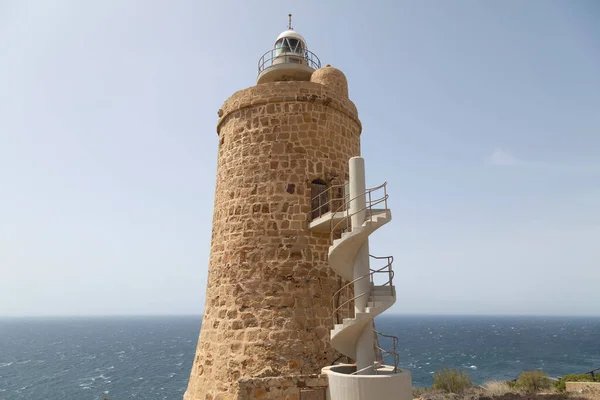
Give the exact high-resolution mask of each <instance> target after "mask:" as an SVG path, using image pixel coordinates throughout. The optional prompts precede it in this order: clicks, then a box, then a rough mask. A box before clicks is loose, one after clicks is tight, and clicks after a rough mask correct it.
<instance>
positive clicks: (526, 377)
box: [517, 370, 552, 393]
mask: <svg viewBox="0 0 600 400" xmlns="http://www.w3.org/2000/svg"><path fill="white" fill-rule="evenodd" d="M517 385H518V387H519V388H520V389H523V390H524V391H525V392H527V393H537V392H539V391H540V390H542V389H549V388H550V387H552V384H551V382H550V379H548V374H546V373H545V372H544V371H540V370H535V371H523V372H521V375H519V377H518V378H517Z"/></svg>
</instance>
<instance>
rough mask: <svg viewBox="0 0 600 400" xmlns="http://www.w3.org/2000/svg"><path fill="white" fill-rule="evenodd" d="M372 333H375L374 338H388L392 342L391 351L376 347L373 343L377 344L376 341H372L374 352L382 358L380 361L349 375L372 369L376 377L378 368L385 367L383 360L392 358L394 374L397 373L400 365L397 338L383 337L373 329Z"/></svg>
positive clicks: (391, 336)
mask: <svg viewBox="0 0 600 400" xmlns="http://www.w3.org/2000/svg"><path fill="white" fill-rule="evenodd" d="M373 332H374V333H375V335H376V336H381V337H384V338H388V339H391V340H392V349H391V350H386V349H384V348H382V347H380V346H378V345H376V344H375V343H377V342H378V340H374V341H373V349H374V350H375V352H376V353H377V352H379V353H380V354H381V355H382V357H381V360H376V361H375V362H374V363H373V365H369V366H367V367H365V368H361V369H359V370H357V371H354V372H353V373H351V374H350V375H356V374H358V373H360V372H363V371H366V370H369V369H373V372H375V375H378V372H379V367H381V366H383V365H385V360H386V358H389V357H393V359H394V370H393V371H394V372H393V373H394V374H395V373H396V372H398V365H399V364H400V354H399V353H398V338H397V337H396V336H393V335H385V334H383V333H381V332H378V331H376V330H375V329H373Z"/></svg>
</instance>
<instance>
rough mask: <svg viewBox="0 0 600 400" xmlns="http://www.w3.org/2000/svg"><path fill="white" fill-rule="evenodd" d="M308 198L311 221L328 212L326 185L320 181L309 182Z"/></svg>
mask: <svg viewBox="0 0 600 400" xmlns="http://www.w3.org/2000/svg"><path fill="white" fill-rule="evenodd" d="M310 196H311V197H310V198H311V201H310V209H311V210H312V214H311V218H312V219H315V218H319V217H320V216H321V215H323V214H325V213H327V212H329V191H328V190H327V184H326V183H325V182H324V181H323V180H322V179H315V180H314V181H312V182H311V189H310Z"/></svg>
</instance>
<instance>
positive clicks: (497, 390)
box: [483, 380, 516, 396]
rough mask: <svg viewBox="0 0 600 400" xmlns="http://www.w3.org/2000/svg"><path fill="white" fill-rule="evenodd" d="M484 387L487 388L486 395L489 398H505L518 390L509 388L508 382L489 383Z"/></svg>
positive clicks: (495, 381)
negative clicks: (504, 396)
mask: <svg viewBox="0 0 600 400" xmlns="http://www.w3.org/2000/svg"><path fill="white" fill-rule="evenodd" d="M483 387H484V388H485V391H486V394H487V395H489V396H503V395H505V394H507V393H514V392H516V390H514V389H512V388H511V387H510V386H508V383H506V381H498V380H493V381H488V382H486V383H484V384H483Z"/></svg>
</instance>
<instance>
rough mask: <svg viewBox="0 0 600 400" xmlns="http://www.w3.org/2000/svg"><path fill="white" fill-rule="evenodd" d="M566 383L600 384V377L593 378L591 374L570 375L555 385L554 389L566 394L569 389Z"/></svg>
mask: <svg viewBox="0 0 600 400" xmlns="http://www.w3.org/2000/svg"><path fill="white" fill-rule="evenodd" d="M566 382H600V376H596V377H593V376H592V375H590V374H568V375H565V376H563V377H562V378H560V379H559V380H558V381H557V382H555V383H554V387H556V390H558V391H559V392H564V391H565V389H566V388H567V387H566V386H567V385H566Z"/></svg>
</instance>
